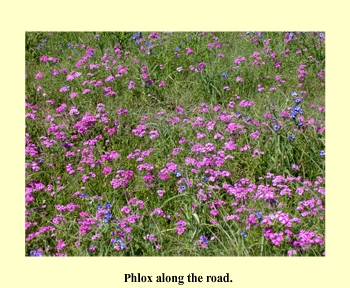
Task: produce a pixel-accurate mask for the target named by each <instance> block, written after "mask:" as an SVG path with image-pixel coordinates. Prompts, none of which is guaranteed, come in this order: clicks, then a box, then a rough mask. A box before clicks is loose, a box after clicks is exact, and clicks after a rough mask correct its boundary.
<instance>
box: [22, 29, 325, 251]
mask: <svg viewBox="0 0 350 288" xmlns="http://www.w3.org/2000/svg"><path fill="white" fill-rule="evenodd" d="M25 45H26V46H25V109H26V112H25V113H26V114H25V215H24V217H25V253H26V256H42V257H50V256H285V257H297V256H325V157H326V155H325V154H326V152H325V33H324V32H318V31H304V32H291V31H289V32H286V31H285V32H256V31H254V32H246V31H244V32H198V31H197V32H136V31H135V32H51V33H50V32H26V33H25Z"/></svg>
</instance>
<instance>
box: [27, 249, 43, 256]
mask: <svg viewBox="0 0 350 288" xmlns="http://www.w3.org/2000/svg"><path fill="white" fill-rule="evenodd" d="M29 254H30V256H32V257H41V256H43V255H42V251H41V249H38V250H34V251H33V250H31V251H30V252H29Z"/></svg>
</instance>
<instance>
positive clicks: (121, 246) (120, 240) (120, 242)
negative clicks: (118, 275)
mask: <svg viewBox="0 0 350 288" xmlns="http://www.w3.org/2000/svg"><path fill="white" fill-rule="evenodd" d="M116 243H119V245H120V249H122V250H124V249H125V248H126V245H125V243H124V242H123V240H122V239H120V238H119V239H118V240H115V239H114V241H113V242H112V244H113V245H114V244H116Z"/></svg>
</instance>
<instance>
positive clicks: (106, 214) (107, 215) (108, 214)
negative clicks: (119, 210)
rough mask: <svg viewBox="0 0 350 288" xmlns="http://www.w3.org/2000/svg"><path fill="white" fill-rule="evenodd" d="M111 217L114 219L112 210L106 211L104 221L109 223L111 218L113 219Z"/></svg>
mask: <svg viewBox="0 0 350 288" xmlns="http://www.w3.org/2000/svg"><path fill="white" fill-rule="evenodd" d="M111 219H112V214H111V212H107V213H105V217H104V218H103V220H104V222H105V223H108V222H109V220H111Z"/></svg>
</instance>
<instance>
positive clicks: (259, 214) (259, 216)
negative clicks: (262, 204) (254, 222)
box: [255, 211, 262, 219]
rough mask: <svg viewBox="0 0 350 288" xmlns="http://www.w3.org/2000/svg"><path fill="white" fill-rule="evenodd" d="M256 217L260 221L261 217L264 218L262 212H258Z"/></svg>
mask: <svg viewBox="0 0 350 288" xmlns="http://www.w3.org/2000/svg"><path fill="white" fill-rule="evenodd" d="M255 215H256V217H258V218H259V219H260V218H261V216H262V212H260V211H259V212H256V213H255Z"/></svg>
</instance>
